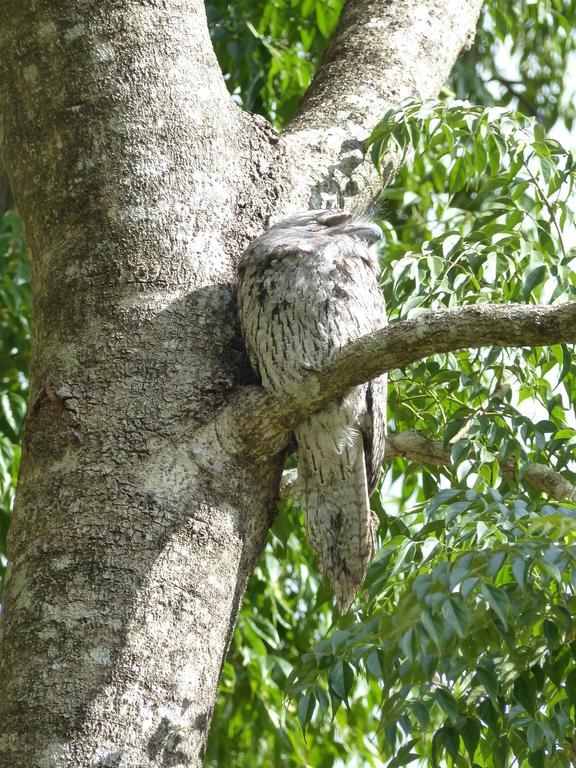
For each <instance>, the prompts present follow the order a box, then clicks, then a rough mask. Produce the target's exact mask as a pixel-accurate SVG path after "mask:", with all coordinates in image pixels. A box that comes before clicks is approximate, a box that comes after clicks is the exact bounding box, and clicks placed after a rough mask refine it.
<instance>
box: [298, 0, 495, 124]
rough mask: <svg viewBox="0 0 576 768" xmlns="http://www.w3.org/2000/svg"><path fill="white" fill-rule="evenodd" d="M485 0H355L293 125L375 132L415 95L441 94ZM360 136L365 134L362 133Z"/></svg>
mask: <svg viewBox="0 0 576 768" xmlns="http://www.w3.org/2000/svg"><path fill="white" fill-rule="evenodd" d="M481 6H482V0H468V2H461V0H459V1H458V2H456V1H455V0H393V1H392V2H390V0H348V2H347V3H346V5H345V6H344V9H343V11H342V16H341V18H340V22H339V24H338V27H337V29H336V31H335V33H334V35H333V36H332V39H331V41H330V45H329V46H328V50H327V51H326V54H325V56H324V59H323V60H322V64H321V66H320V68H319V69H318V72H317V73H316V76H315V78H314V81H313V83H312V85H311V87H310V88H309V90H308V92H307V94H306V96H305V98H304V100H303V102H302V104H301V106H300V109H299V110H298V114H297V116H296V117H295V119H294V121H293V124H292V126H291V130H303V129H307V128H320V129H322V130H325V129H326V128H327V127H328V126H333V127H336V126H340V127H343V128H345V129H346V131H347V132H348V133H350V125H351V124H353V125H355V126H356V127H357V128H360V129H361V130H362V131H364V132H365V133H366V132H370V131H371V130H372V128H373V127H374V125H375V124H376V123H377V122H378V120H380V119H381V118H382V115H383V114H384V112H385V111H386V108H387V107H388V106H389V105H390V104H391V103H392V102H396V101H399V100H400V99H403V98H405V97H407V96H415V97H419V98H427V97H430V96H432V95H436V94H437V93H438V90H439V89H440V87H441V86H442V84H443V83H444V81H445V80H446V78H447V77H448V75H449V74H450V70H451V69H452V67H453V65H454V60H455V59H456V57H457V56H458V54H459V52H460V50H461V49H462V47H463V46H465V45H467V44H468V45H469V44H470V42H471V39H472V37H473V31H474V29H475V26H476V22H477V19H478V14H479V13H480V8H481ZM352 135H357V131H356V132H353V133H352Z"/></svg>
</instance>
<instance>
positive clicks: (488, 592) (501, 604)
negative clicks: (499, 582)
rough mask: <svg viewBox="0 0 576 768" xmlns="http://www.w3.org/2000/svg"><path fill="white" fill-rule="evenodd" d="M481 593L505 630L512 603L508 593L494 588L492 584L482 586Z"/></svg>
mask: <svg viewBox="0 0 576 768" xmlns="http://www.w3.org/2000/svg"><path fill="white" fill-rule="evenodd" d="M480 591H481V592H482V595H483V597H484V599H485V600H486V602H487V603H488V605H489V606H490V608H492V610H493V611H494V613H495V614H496V615H497V616H498V618H499V619H500V621H501V622H502V624H503V625H504V628H506V627H507V626H508V613H509V611H510V601H509V600H508V596H507V595H506V593H505V592H504V591H503V590H502V589H499V588H498V587H493V586H492V585H491V584H482V586H481V587H480Z"/></svg>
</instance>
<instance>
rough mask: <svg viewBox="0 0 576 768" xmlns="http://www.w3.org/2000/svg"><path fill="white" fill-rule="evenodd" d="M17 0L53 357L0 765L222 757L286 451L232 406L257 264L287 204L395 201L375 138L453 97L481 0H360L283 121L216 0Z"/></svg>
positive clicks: (0, 704) (18, 568)
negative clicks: (246, 94)
mask: <svg viewBox="0 0 576 768" xmlns="http://www.w3.org/2000/svg"><path fill="white" fill-rule="evenodd" d="M7 5H8V7H7V8H5V14H4V19H3V23H2V26H1V27H0V41H1V45H2V51H3V58H4V70H3V73H2V75H1V81H0V114H1V115H2V125H1V126H0V142H1V148H2V153H3V162H2V166H3V167H5V168H6V170H7V173H8V178H9V182H10V187H11V189H12V191H13V193H14V196H15V200H16V203H17V205H18V208H19V211H20V213H21V215H22V219H23V222H24V226H25V232H26V238H27V244H28V248H29V253H30V259H31V274H32V278H31V279H32V288H33V296H34V317H33V348H34V353H33V364H32V380H31V392H32V394H31V401H30V408H29V415H28V420H27V423H26V428H25V436H24V449H23V450H24V454H23V460H22V471H21V477H20V483H19V491H18V498H17V504H16V509H15V511H14V517H13V524H12V528H11V533H10V543H9V557H10V568H9V576H8V580H7V586H6V592H5V615H4V618H3V623H2V641H1V648H0V650H1V656H0V681H1V683H2V686H3V690H2V694H1V696H0V722H1V723H2V733H1V735H0V764H2V765H6V766H8V765H9V766H11V767H12V768H24V767H26V768H29V767H30V766H38V767H39V768H42V767H46V768H48V766H67V767H68V766H70V767H72V766H77V767H79V766H83V767H85V766H123V767H124V766H134V768H136V767H138V768H144V767H145V766H166V765H172V766H176V765H182V766H184V765H185V766H198V765H201V763H202V758H203V754H204V748H205V742H206V734H207V730H208V726H209V723H210V718H211V712H212V708H213V703H214V699H215V695H216V689H217V684H218V678H219V674H220V669H221V665H222V663H223V660H224V656H225V653H226V649H227V645H228V642H229V639H230V635H231V633H232V631H233V627H234V622H235V618H236V614H237V611H238V607H239V604H240V601H241V598H242V594H243V591H244V588H245V585H246V581H247V579H248V577H249V576H250V573H251V571H252V569H253V567H254V564H255V562H256V559H257V557H258V555H259V553H260V551H261V549H262V546H263V543H264V539H265V536H266V533H267V530H268V528H269V525H270V522H271V520H272V518H273V515H274V510H275V505H276V498H277V494H278V484H279V478H280V472H281V468H282V453H281V452H280V453H277V454H275V455H272V456H268V457H266V458H264V459H258V460H255V459H254V458H250V457H245V456H241V454H239V453H235V452H234V451H233V450H231V448H230V445H231V442H232V437H233V436H231V435H230V434H227V431H226V430H227V424H228V422H227V421H226V420H222V419H220V420H215V419H214V415H215V413H216V412H217V411H218V410H219V409H220V408H221V407H222V406H223V405H224V404H225V403H226V402H228V401H229V395H230V393H231V392H232V391H233V390H235V389H237V388H239V387H242V386H243V385H245V384H247V383H250V381H251V374H250V372H249V368H248V364H247V360H246V357H245V354H244V350H243V345H242V343H241V339H240V337H239V332H238V325H237V321H236V312H235V300H234V293H235V290H234V272H235V264H236V261H237V259H238V256H239V254H240V253H241V251H242V250H243V248H244V247H245V245H246V244H247V242H249V240H250V239H251V238H252V237H253V236H254V235H256V234H258V233H259V232H260V231H261V230H262V228H263V227H264V225H265V223H266V221H267V219H268V217H269V216H270V215H273V214H274V215H275V214H278V213H281V212H284V211H286V210H288V209H296V208H305V207H309V206H311V205H318V204H322V205H335V204H338V205H341V204H343V203H345V202H347V201H348V200H349V199H351V198H355V197H358V196H365V197H367V196H371V195H372V194H373V192H374V189H375V187H376V184H377V180H376V179H375V177H374V175H373V174H372V173H371V171H370V170H369V164H368V163H367V162H365V161H364V160H363V157H362V153H361V140H362V139H363V138H365V137H366V135H367V134H368V133H369V132H370V130H371V129H372V127H373V126H374V124H375V123H376V122H377V120H378V119H379V118H380V117H381V116H382V114H383V111H384V109H385V107H386V106H389V105H390V103H391V102H392V101H393V100H395V99H396V98H397V97H398V95H400V94H401V95H409V94H411V95H415V96H433V95H435V93H436V92H437V90H438V88H439V87H440V85H441V84H442V82H443V81H444V79H445V78H446V76H447V75H448V72H449V69H450V67H451V65H452V64H453V62H454V60H455V58H456V56H457V54H458V52H459V50H460V48H461V47H462V45H463V44H465V43H466V41H467V40H468V39H469V38H470V36H471V35H472V33H473V29H474V25H475V22H476V18H477V14H478V10H479V6H480V2H479V0H468V2H455V1H454V0H423V1H420V2H416V0H403V1H402V2H400V0H398V2H389V1H388V0H355V2H353V3H350V7H349V8H348V9H347V10H346V11H345V12H344V14H343V18H342V21H341V25H340V28H339V30H338V31H337V33H336V41H335V44H334V46H333V47H332V48H331V49H330V50H329V52H328V54H327V56H326V60H325V63H324V65H323V67H322V68H321V70H320V73H319V75H318V78H317V81H316V85H315V86H313V87H312V89H311V93H310V96H309V98H308V99H307V101H306V102H305V103H304V105H303V107H302V109H301V111H300V113H299V114H298V116H297V118H296V120H295V121H294V124H293V125H292V126H290V128H289V129H288V131H287V133H286V135H285V136H282V137H281V136H278V135H277V134H276V132H275V131H274V130H273V129H272V128H271V127H270V126H268V125H267V124H265V122H264V121H263V120H262V119H261V118H252V117H250V116H248V115H246V114H244V113H242V112H241V111H240V110H239V109H238V108H237V107H236V106H235V105H234V104H233V102H232V101H231V100H230V98H229V97H228V94H227V92H226V89H225V85H224V81H223V78H222V75H221V73H220V71H219V69H218V66H217V62H216V59H215V56H214V53H213V51H212V48H211V45H210V40H209V36H208V30H207V26H206V19H205V13H204V5H203V3H202V2H200V0H165V2H159V0H156V1H155V2H147V3H142V2H141V1H140V0H124V2H122V3H117V2H115V1H114V0H63V2H60V3H47V2H38V1H37V0H11V1H10V2H8V4H7ZM342 40H347V41H349V43H350V45H349V46H346V45H344V46H343V45H340V44H339V43H338V41H340V42H342ZM360 49H361V50H362V51H363V52H364V53H363V55H364V56H365V59H364V60H363V65H362V66H361V67H358V66H356V65H355V62H356V58H357V57H356V55H355V53H354V51H355V50H360ZM440 50H441V51H442V56H438V55H437V52H438V51H440ZM368 62H370V63H368Z"/></svg>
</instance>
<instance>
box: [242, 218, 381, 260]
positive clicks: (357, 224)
mask: <svg viewBox="0 0 576 768" xmlns="http://www.w3.org/2000/svg"><path fill="white" fill-rule="evenodd" d="M381 237H382V231H381V229H380V227H379V226H378V225H377V224H375V223H374V222H372V221H370V220H369V219H368V217H367V216H361V215H358V214H356V213H349V212H347V211H341V210H334V209H319V210H312V211H302V212H301V213H296V214H293V215H292V216H288V217H286V218H284V219H281V220H280V221H278V222H276V223H275V224H273V225H272V226H271V227H270V228H269V229H267V230H266V232H264V234H262V235H260V237H258V238H256V239H255V240H253V241H252V243H250V246H249V247H248V249H247V250H246V252H245V253H244V255H243V257H242V260H241V262H240V266H241V267H246V266H248V265H249V264H256V263H259V264H262V262H263V261H266V260H268V259H270V258H274V257H277V256H282V255H289V254H291V253H292V254H296V253H299V254H306V253H321V252H322V250H323V249H324V248H325V247H327V246H330V245H332V244H335V243H337V244H338V245H339V247H342V248H356V249H357V248H358V246H363V247H364V248H365V249H366V253H367V254H368V250H369V249H370V246H372V245H374V243H376V242H378V240H380V238H381Z"/></svg>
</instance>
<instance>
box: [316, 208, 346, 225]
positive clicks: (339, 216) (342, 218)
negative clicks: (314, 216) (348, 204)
mask: <svg viewBox="0 0 576 768" xmlns="http://www.w3.org/2000/svg"><path fill="white" fill-rule="evenodd" d="M351 218H352V216H351V215H350V214H349V213H346V211H334V212H327V213H325V214H324V215H323V216H322V217H319V218H318V221H319V222H320V224H322V225H323V226H325V227H338V226H339V225H340V224H345V223H346V222H347V221H350V219H351Z"/></svg>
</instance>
